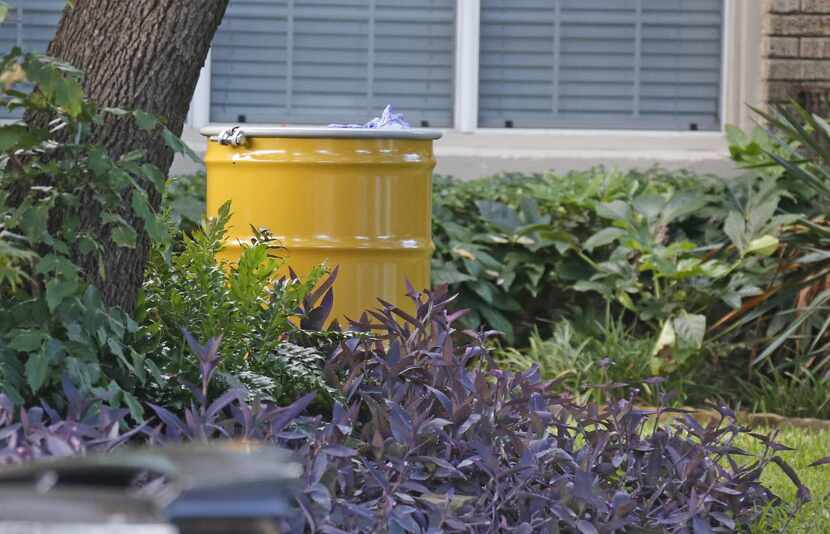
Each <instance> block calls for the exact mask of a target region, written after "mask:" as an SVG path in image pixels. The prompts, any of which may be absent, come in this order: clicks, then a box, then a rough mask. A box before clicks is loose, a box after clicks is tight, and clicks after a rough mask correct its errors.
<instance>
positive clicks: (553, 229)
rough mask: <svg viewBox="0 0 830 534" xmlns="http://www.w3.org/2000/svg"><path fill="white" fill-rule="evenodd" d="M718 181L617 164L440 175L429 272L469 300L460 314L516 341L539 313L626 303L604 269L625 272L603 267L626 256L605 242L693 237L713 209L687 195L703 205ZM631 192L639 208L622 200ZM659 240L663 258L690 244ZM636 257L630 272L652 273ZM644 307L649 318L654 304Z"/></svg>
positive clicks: (719, 186) (653, 244) (622, 286)
mask: <svg viewBox="0 0 830 534" xmlns="http://www.w3.org/2000/svg"><path fill="white" fill-rule="evenodd" d="M723 189H724V184H723V183H722V182H720V181H719V180H717V179H714V178H706V177H695V176H690V175H687V174H684V173H675V174H669V173H666V172H664V171H661V170H658V169H655V170H652V171H649V172H646V173H639V172H631V173H620V172H615V171H607V170H605V169H602V168H597V169H594V170H592V171H590V172H583V173H576V172H575V173H569V174H567V175H565V176H557V175H554V174H545V175H534V176H523V175H504V176H496V177H492V178H484V179H481V180H474V181H471V182H466V183H465V182H456V181H453V180H447V179H438V180H436V185H435V197H434V205H435V208H434V221H435V224H434V234H435V241H436V245H437V249H438V250H437V252H436V256H435V260H434V262H433V269H434V275H433V281H434V282H435V283H449V284H451V287H452V288H453V289H454V290H460V292H461V302H460V305H461V306H465V307H469V308H471V310H472V312H471V314H470V315H469V316H468V317H467V318H466V319H465V324H467V325H468V326H475V325H476V324H478V323H480V322H485V323H487V324H488V325H489V326H491V327H494V328H498V329H500V330H502V331H505V332H506V333H507V335H508V339H513V338H514V337H515V339H516V340H517V341H518V342H519V344H521V342H522V341H523V340H524V339H525V338H526V336H527V335H528V334H529V333H530V331H532V330H533V327H534V325H538V324H539V322H540V319H542V320H548V319H550V318H552V317H553V318H556V317H562V316H565V317H567V316H568V315H569V313H570V312H571V311H572V310H573V309H574V308H583V307H591V306H594V307H598V309H602V308H603V307H604V301H605V298H608V297H610V298H613V299H618V300H619V302H620V303H621V304H623V305H625V306H626V307H628V308H631V307H632V306H633V305H632V304H631V303H630V300H631V299H630V298H627V297H628V296H629V292H628V291H630V290H631V289H632V287H631V283H627V282H624V281H623V280H617V279H613V277H612V276H611V275H612V274H616V275H618V277H623V276H625V275H626V274H628V273H627V272H620V273H604V272H603V268H605V267H607V268H608V269H612V268H613V267H615V265H610V264H608V265H606V262H607V261H609V260H619V259H622V260H625V257H620V256H625V255H624V254H620V253H618V255H617V256H613V255H612V254H609V250H608V249H607V246H606V245H608V244H610V243H611V242H613V241H615V240H619V241H622V240H624V239H629V238H630V237H631V235H632V234H634V233H637V237H638V238H639V241H637V242H636V244H637V245H639V246H640V247H647V248H648V249H649V251H650V252H652V253H654V252H655V249H658V248H660V246H661V244H662V243H663V241H665V240H666V239H668V238H669V237H674V236H675V235H679V236H680V237H688V238H690V239H698V238H701V237H702V236H703V235H704V234H705V233H706V231H707V229H708V228H709V227H708V226H707V225H704V224H701V223H702V222H703V221H706V220H707V219H708V218H709V217H711V216H713V214H712V213H710V212H709V211H707V210H703V211H700V212H695V211H694V210H691V209H689V210H687V209H685V207H686V205H685V202H693V203H694V206H693V207H697V208H702V207H704V206H705V205H706V204H707V203H708V202H709V201H710V200H711V199H713V198H716V197H717V195H718V194H719V193H721V192H722V191H723ZM635 200H636V205H637V206H639V207H640V208H641V210H647V211H648V212H649V213H648V215H647V216H643V214H642V213H639V212H635V211H633V210H630V209H628V210H623V209H622V208H621V206H623V205H625V206H631V205H634V203H635ZM672 201H673V202H674V203H672ZM657 204H660V205H659V206H658V205H657ZM654 210H656V212H655V213H651V212H652V211H654ZM627 218H636V219H637V220H636V221H634V220H631V221H627V220H626V219H627ZM629 222H630V223H631V224H630V225H628V226H626V223H629ZM609 224H610V227H609ZM624 227H625V228H627V229H628V233H625V232H626V230H625V229H624ZM663 248H666V249H667V250H663V251H661V253H662V254H668V255H670V256H671V258H666V260H672V259H675V257H676V256H677V255H678V254H685V255H688V254H689V252H688V251H687V250H686V247H684V246H681V245H677V246H675V247H672V248H669V247H663ZM680 249H682V250H680ZM638 252H644V251H638ZM592 253H596V254H594V255H592ZM612 256H613V257H612ZM652 257H653V261H651V262H650V264H649V263H647V262H646V261H643V265H654V264H657V265H662V262H661V258H660V257H654V256H653V254H652ZM617 263H619V262H617ZM616 266H619V265H616ZM636 267H638V266H637V265H634V266H631V267H628V268H626V271H630V270H631V269H634V272H632V273H631V276H635V277H636V276H638V275H639V276H640V277H641V278H643V279H644V280H646V279H647V278H649V277H650V276H649V274H648V273H646V274H642V273H637V271H636ZM595 276H596V278H594V279H592V277H595ZM591 282H595V283H591ZM635 285H636V283H635ZM594 290H599V291H594ZM627 290H628V291H627ZM580 291H590V292H589V293H588V294H580ZM644 291H645V289H644ZM644 306H646V307H648V306H650V304H649V303H645V304H644ZM651 307H652V308H654V306H651ZM646 315H647V320H650V319H651V318H652V317H653V315H654V314H653V313H652V314H648V313H646ZM663 315H664V314H663Z"/></svg>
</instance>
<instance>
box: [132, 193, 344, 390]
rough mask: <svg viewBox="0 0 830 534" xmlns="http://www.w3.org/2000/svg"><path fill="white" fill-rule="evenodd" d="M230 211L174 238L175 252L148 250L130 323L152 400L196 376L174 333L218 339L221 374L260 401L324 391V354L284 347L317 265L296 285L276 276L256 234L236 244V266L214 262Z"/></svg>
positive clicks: (319, 273)
mask: <svg viewBox="0 0 830 534" xmlns="http://www.w3.org/2000/svg"><path fill="white" fill-rule="evenodd" d="M230 209H231V207H230V204H225V205H224V206H222V208H221V209H220V210H219V213H218V216H217V217H216V218H214V219H211V220H209V221H207V222H206V223H204V226H203V227H202V228H200V229H198V230H195V231H193V232H192V233H191V234H187V233H181V234H180V240H178V241H177V242H176V245H175V247H178V248H177V250H171V248H172V247H171V246H170V245H166V244H165V245H159V246H156V247H154V249H153V251H152V254H151V260H150V262H149V265H148V268H147V270H146V272H145V282H144V287H143V292H142V297H141V299H140V303H139V305H138V311H137V320H138V321H139V323H140V329H139V336H140V337H141V338H142V341H143V345H142V350H143V352H144V353H146V354H149V355H152V356H151V357H148V362H149V363H150V364H151V365H154V366H155V367H156V368H157V370H158V371H157V375H158V376H159V377H160V383H161V384H162V388H161V390H162V391H161V392H156V393H155V395H163V396H169V395H173V396H176V397H178V396H180V394H181V393H183V392H182V391H181V390H176V389H175V388H176V387H177V386H178V383H179V380H180V379H182V378H184V379H186V380H190V381H195V380H196V378H197V377H198V376H199V369H198V362H196V361H194V360H193V358H192V356H191V354H190V351H189V349H188V346H187V343H186V342H185V339H184V338H183V337H182V334H181V330H185V331H187V332H189V333H191V334H192V335H193V336H194V337H196V338H198V339H210V338H217V337H221V338H222V340H223V341H222V350H223V358H222V368H221V369H220V371H223V372H225V373H227V374H229V375H233V376H236V377H238V379H239V380H241V382H242V385H244V386H245V387H246V388H248V390H249V391H250V392H252V393H255V394H257V395H259V396H260V397H265V398H268V399H270V400H273V401H277V402H287V401H292V400H294V399H295V398H296V397H297V396H299V395H301V394H302V393H306V392H308V391H320V392H323V393H327V392H328V391H329V390H328V388H327V386H326V385H325V382H324V380H323V378H322V375H321V371H322V364H323V362H324V357H323V355H322V354H321V353H320V352H319V351H318V350H316V349H315V348H313V347H302V346H298V345H297V344H296V343H292V342H291V341H292V334H297V333H298V327H297V326H295V325H294V324H293V323H292V322H291V321H292V319H294V320H295V321H297V320H298V319H299V316H300V315H302V313H303V310H302V308H303V305H304V301H306V300H307V298H308V297H309V296H310V294H311V292H312V289H314V288H315V286H316V285H317V284H318V282H320V281H321V280H322V279H323V278H324V276H325V274H326V272H325V269H324V267H323V266H320V267H318V268H316V269H315V270H314V271H313V272H312V273H310V274H309V276H308V277H307V278H306V279H305V280H303V281H301V280H299V279H298V278H296V277H293V278H292V277H284V278H281V279H278V270H279V269H280V268H281V267H282V265H283V262H282V260H281V259H280V258H278V257H277V256H276V253H278V251H279V247H278V246H277V245H276V243H275V241H274V240H273V239H272V238H271V237H270V236H269V235H268V234H267V232H264V231H256V230H255V229H254V236H255V237H254V239H253V241H252V242H251V243H243V244H242V254H241V256H240V258H239V261H238V262H231V261H228V260H223V259H219V257H218V256H217V255H218V254H219V252H220V251H221V250H222V247H223V243H224V242H225V239H226V237H227V236H226V226H227V223H228V221H229V219H230V215H231V211H230ZM329 281H331V277H329ZM328 285H330V284H326V287H328ZM305 304H306V305H307V304H308V303H307V302H306V303H305ZM294 337H295V338H296V337H297V336H296V335H295V336H294ZM293 341H297V339H293ZM170 388H173V389H172V390H171V389H170ZM168 402H174V401H173V400H169V401H168Z"/></svg>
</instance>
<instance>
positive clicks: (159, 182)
mask: <svg viewBox="0 0 830 534" xmlns="http://www.w3.org/2000/svg"><path fill="white" fill-rule="evenodd" d="M141 172H143V173H144V176H146V177H147V179H148V180H150V182H151V183H152V184H153V185H154V186H155V188H156V189H157V190H158V191H164V184H165V182H166V181H167V180H165V178H164V174H162V172H161V171H160V170H159V168H158V167H156V166H155V165H151V164H150V163H145V164H144V165H142V166H141Z"/></svg>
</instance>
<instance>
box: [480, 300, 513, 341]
mask: <svg viewBox="0 0 830 534" xmlns="http://www.w3.org/2000/svg"><path fill="white" fill-rule="evenodd" d="M479 311H480V312H481V315H482V316H484V320H485V321H487V324H489V325H490V326H491V327H493V328H494V329H496V330H498V331H500V332H503V333H504V335H505V337H506V338H507V341H508V342H510V343H512V342H513V325H511V324H510V321H508V320H507V318H506V317H505V316H504V314H502V313H501V312H499V311H496V310H494V309H493V308H490V307H489V306H482V307H481V308H480V309H479Z"/></svg>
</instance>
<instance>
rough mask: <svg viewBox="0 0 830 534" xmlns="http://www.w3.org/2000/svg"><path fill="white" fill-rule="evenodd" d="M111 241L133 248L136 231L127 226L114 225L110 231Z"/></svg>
mask: <svg viewBox="0 0 830 534" xmlns="http://www.w3.org/2000/svg"><path fill="white" fill-rule="evenodd" d="M111 237H112V242H113V243H115V244H116V245H118V246H119V247H126V248H135V244H136V238H137V236H136V232H135V230H133V229H132V228H131V227H129V226H123V225H122V226H116V227H115V228H114V229H113V230H112V233H111Z"/></svg>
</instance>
